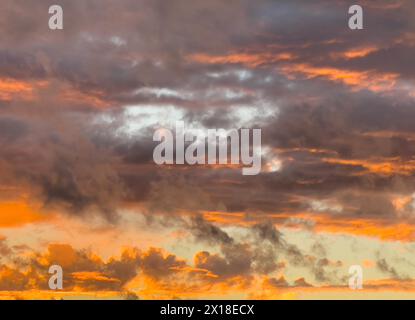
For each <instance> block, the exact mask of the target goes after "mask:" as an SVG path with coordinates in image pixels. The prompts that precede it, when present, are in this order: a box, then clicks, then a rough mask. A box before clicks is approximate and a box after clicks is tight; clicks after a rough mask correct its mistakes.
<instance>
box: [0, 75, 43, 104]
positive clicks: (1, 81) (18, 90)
mask: <svg viewBox="0 0 415 320" xmlns="http://www.w3.org/2000/svg"><path fill="white" fill-rule="evenodd" d="M47 84H48V82H47V81H37V82H33V83H30V82H25V81H18V80H14V79H9V78H0V100H6V101H10V100H13V99H15V98H19V99H23V100H33V99H34V91H35V89H37V88H39V87H45V86H46V85H47Z"/></svg>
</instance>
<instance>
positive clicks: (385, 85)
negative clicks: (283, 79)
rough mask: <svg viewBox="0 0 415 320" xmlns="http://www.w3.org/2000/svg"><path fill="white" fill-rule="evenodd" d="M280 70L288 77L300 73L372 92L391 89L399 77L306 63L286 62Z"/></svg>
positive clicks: (309, 77) (308, 77) (311, 77)
mask: <svg viewBox="0 0 415 320" xmlns="http://www.w3.org/2000/svg"><path fill="white" fill-rule="evenodd" d="M281 70H282V72H283V73H284V74H285V75H286V76H287V77H288V78H289V79H294V78H295V74H297V75H299V74H301V75H304V76H305V78H306V79H316V78H322V79H326V80H330V81H333V82H339V83H343V84H345V85H348V86H350V87H353V88H354V89H359V90H360V89H369V90H371V91H374V92H379V91H386V90H390V89H393V88H394V87H395V85H396V81H397V79H398V78H399V75H398V74H395V73H377V72H375V71H354V70H346V69H338V68H334V67H315V66H312V65H310V64H306V63H300V64H288V65H285V66H283V67H281Z"/></svg>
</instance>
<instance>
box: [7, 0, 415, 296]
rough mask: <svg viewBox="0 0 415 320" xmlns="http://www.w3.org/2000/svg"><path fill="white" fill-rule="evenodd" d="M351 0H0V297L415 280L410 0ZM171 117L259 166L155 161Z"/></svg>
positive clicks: (342, 292)
mask: <svg viewBox="0 0 415 320" xmlns="http://www.w3.org/2000/svg"><path fill="white" fill-rule="evenodd" d="M52 4H59V5H61V6H62V8H63V12H64V29H63V30H50V29H49V27H48V20H49V17H50V15H49V14H48V8H49V6H50V5H52ZM352 4H355V1H346V0H313V1H310V0H286V1H285V0H284V1H271V0H258V1H250V0H227V1H219V0H209V1H202V0H196V1H189V0H169V1H165V0H164V1H163V0H121V1H110V0H82V1H81V0H55V1H52V2H51V1H48V0H37V1H34V0H31V1H27V0H25V1H23V0H2V1H1V3H0V150H1V152H0V298H6V299H13V298H20V299H30V298H47V299H49V298H61V297H64V298H80V297H83V298H98V299H102V298H117V299H118V298H119V299H127V298H140V299H173V298H174V299H176V298H180V299H202V298H232V299H242V298H249V299H308V298H317V299H320V298H368V297H369V298H415V256H414V253H415V180H414V178H413V175H414V173H415V157H414V155H415V64H414V63H413V61H414V60H413V59H414V58H413V57H414V56H415V19H414V18H415V3H414V1H412V0H387V1H386V0H378V1H369V0H359V1H358V4H360V5H361V6H362V7H363V10H364V29H363V30H350V29H349V27H348V18H349V14H348V8H349V6H350V5H352ZM175 121H184V123H185V125H186V126H188V127H192V128H201V129H208V128H224V129H233V128H236V129H239V128H260V129H262V151H263V157H262V172H261V173H260V174H258V175H256V176H244V175H242V174H241V168H240V166H238V165H196V166H189V165H171V166H158V165H156V164H154V162H153V149H154V147H155V146H156V144H155V142H153V139H152V137H153V133H154V131H155V130H156V129H157V128H161V127H167V128H169V127H171V126H172V125H173V124H174V123H175ZM52 264H59V265H61V266H62V268H63V271H64V288H63V290H61V291H51V290H49V288H48V279H49V274H48V268H49V266H50V265H52ZM351 265H360V266H361V267H362V269H363V287H364V288H363V290H351V289H349V287H348V279H349V273H348V270H349V267H350V266H351Z"/></svg>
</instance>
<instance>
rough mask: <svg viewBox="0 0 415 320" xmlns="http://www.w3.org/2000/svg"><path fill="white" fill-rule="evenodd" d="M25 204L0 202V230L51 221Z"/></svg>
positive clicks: (47, 216)
mask: <svg viewBox="0 0 415 320" xmlns="http://www.w3.org/2000/svg"><path fill="white" fill-rule="evenodd" d="M51 218H52V215H46V214H42V213H40V212H39V211H38V210H36V208H34V207H32V206H29V205H28V204H27V203H25V202H0V228H12V227H18V226H22V225H25V224H28V223H36V222H41V221H45V220H48V219H51Z"/></svg>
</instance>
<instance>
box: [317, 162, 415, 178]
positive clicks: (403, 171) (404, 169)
mask: <svg viewBox="0 0 415 320" xmlns="http://www.w3.org/2000/svg"><path fill="white" fill-rule="evenodd" d="M322 160H323V161H324V162H326V163H331V164H341V165H347V166H361V167H363V168H365V169H367V171H368V172H370V173H375V174H379V175H385V176H391V175H395V174H400V175H405V176H410V175H412V174H413V173H414V172H415V161H414V160H405V161H402V160H401V159H400V158H383V159H373V160H360V159H339V158H323V159H322Z"/></svg>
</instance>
